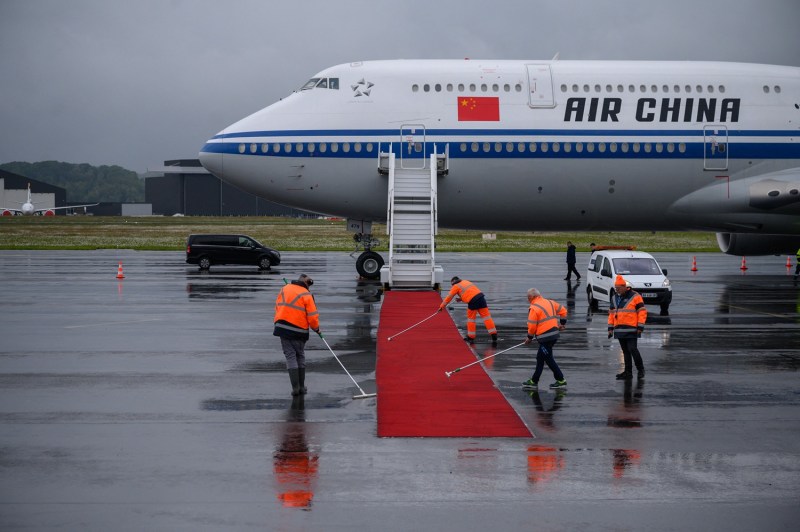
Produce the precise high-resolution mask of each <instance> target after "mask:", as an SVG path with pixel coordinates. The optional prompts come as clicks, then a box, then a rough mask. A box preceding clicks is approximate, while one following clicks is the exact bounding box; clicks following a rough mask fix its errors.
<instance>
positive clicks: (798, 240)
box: [717, 233, 800, 256]
mask: <svg viewBox="0 0 800 532" xmlns="http://www.w3.org/2000/svg"><path fill="white" fill-rule="evenodd" d="M717 244H718V245H719V249H720V250H722V252H723V253H727V254H728V255H739V256H753V255H793V254H794V253H795V252H796V251H797V249H798V248H800V235H763V234H758V233H717Z"/></svg>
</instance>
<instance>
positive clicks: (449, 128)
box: [200, 60, 800, 235]
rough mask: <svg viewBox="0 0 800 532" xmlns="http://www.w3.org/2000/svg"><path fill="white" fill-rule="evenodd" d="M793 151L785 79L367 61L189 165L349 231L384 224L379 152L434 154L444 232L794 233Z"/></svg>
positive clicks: (527, 64) (788, 80)
mask: <svg viewBox="0 0 800 532" xmlns="http://www.w3.org/2000/svg"><path fill="white" fill-rule="evenodd" d="M314 80H316V81H314ZM311 85H314V86H313V87H311ZM799 141H800V69H798V68H795V67H783V66H770V65H753V64H740V63H715V62H616V61H477V60H463V61H456V60H427V61H374V62H359V63H350V64H344V65H338V66H335V67H332V68H329V69H326V70H324V71H322V72H320V73H319V74H317V75H315V76H314V78H312V80H311V81H310V82H309V84H307V87H305V88H304V89H303V90H299V91H296V92H294V93H293V94H291V95H290V96H288V97H287V98H284V99H283V100H281V101H279V102H277V103H275V104H273V105H271V106H269V107H267V108H265V109H262V110H261V111H258V112H256V113H254V114H253V115H251V116H249V117H246V118H244V119H243V120H240V121H239V122H236V123H235V124H233V125H231V126H229V127H228V128H226V129H225V130H223V131H222V132H220V133H219V134H218V135H216V136H214V137H213V138H212V139H210V140H209V141H208V142H207V143H206V145H205V146H204V148H203V150H202V152H201V153H200V159H201V162H202V164H203V165H204V166H205V167H206V168H208V169H209V171H211V172H212V173H213V174H215V175H217V176H218V177H220V178H221V179H223V180H224V181H227V182H230V183H232V184H234V185H235V186H237V187H240V188H242V189H244V190H247V191H250V192H252V193H254V194H257V195H259V196H262V197H265V198H267V199H269V200H271V201H275V202H278V203H281V204H285V205H289V206H292V207H297V208H301V209H306V210H311V211H315V212H320V213H325V214H330V215H336V216H343V217H348V218H355V219H364V220H375V221H381V220H384V219H385V218H386V201H387V178H386V176H385V175H382V174H381V173H380V172H379V171H378V166H379V153H381V152H389V151H391V152H393V153H395V154H396V157H397V164H398V165H400V166H401V167H414V166H420V165H422V164H425V163H424V161H426V160H427V158H428V157H429V156H430V155H431V154H432V153H434V152H435V153H438V154H446V158H447V165H448V172H447V175H443V176H441V177H440V178H439V179H438V209H439V224H440V225H441V226H443V227H460V228H476V229H491V230H529V231H537V230H681V229H702V230H713V231H719V232H743V233H760V234H784V235H800V194H798V190H799V189H800V171H799V170H798V167H800V142H799Z"/></svg>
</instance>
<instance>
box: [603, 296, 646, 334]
mask: <svg viewBox="0 0 800 532" xmlns="http://www.w3.org/2000/svg"><path fill="white" fill-rule="evenodd" d="M616 297H617V296H616V295H614V296H611V305H610V306H609V308H608V330H609V331H614V333H615V335H616V336H617V338H619V336H620V335H623V337H626V336H627V337H633V335H635V334H637V333H638V331H642V330H644V324H645V322H646V321H647V309H646V308H645V306H644V300H643V299H642V296H640V295H639V293H638V292H634V291H633V290H629V291H628V293H626V294H625V295H624V296H622V300H621V301H620V307H619V308H614V305H615V304H616ZM626 333H627V334H626ZM631 333H632V334H631Z"/></svg>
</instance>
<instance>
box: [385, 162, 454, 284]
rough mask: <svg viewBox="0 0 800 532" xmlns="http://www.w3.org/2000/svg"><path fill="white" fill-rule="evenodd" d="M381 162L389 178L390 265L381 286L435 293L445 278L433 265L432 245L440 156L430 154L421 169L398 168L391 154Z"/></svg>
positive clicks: (437, 267)
mask: <svg viewBox="0 0 800 532" xmlns="http://www.w3.org/2000/svg"><path fill="white" fill-rule="evenodd" d="M381 159H382V160H381V166H382V167H383V168H385V169H388V176H389V198H388V205H387V213H386V232H387V233H388V234H389V262H388V264H386V265H384V266H383V267H382V268H381V272H380V274H381V283H382V284H383V285H384V286H385V287H387V288H390V289H406V290H430V289H431V288H433V289H438V288H439V287H440V286H441V284H442V277H443V275H444V273H443V270H442V267H441V266H437V265H436V261H435V242H434V241H435V236H436V234H437V233H438V221H437V212H436V199H437V198H436V194H437V190H436V178H437V170H438V169H439V166H440V165H441V164H442V163H440V162H439V161H440V159H442V156H441V155H439V156H437V154H436V153H433V154H431V156H430V161H429V163H430V164H423V165H422V168H400V167H398V165H397V164H396V163H397V161H396V159H395V154H394V153H383V154H381ZM423 160H424V159H423ZM442 162H444V159H442Z"/></svg>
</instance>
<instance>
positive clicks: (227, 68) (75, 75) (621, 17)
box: [0, 0, 800, 172]
mask: <svg viewBox="0 0 800 532" xmlns="http://www.w3.org/2000/svg"><path fill="white" fill-rule="evenodd" d="M798 21H800V0H737V1H735V2H733V1H730V0H669V1H666V0H658V1H648V0H637V1H630V0H550V1H541V0H512V1H509V0H495V1H493V2H490V1H489V0H482V1H474V0H458V1H451V0H400V1H396V0H395V1H392V2H383V1H381V0H372V1H356V0H321V1H320V0H288V1H284V2H276V1H267V0H230V1H228V0H225V1H223V0H191V1H190V0H161V1H156V0H125V1H122V0H0V163H5V162H10V161H27V162H37V161H43V160H59V161H65V162H71V163H90V164H94V165H101V164H109V165H111V164H117V165H120V166H123V167H125V168H127V169H130V170H134V171H136V172H144V171H145V170H146V169H147V168H148V167H155V166H159V165H161V164H162V163H163V161H164V160H167V159H184V158H196V157H197V152H198V151H199V150H200V148H201V147H202V146H203V144H204V142H205V140H206V139H208V138H209V137H211V136H212V135H214V134H215V133H217V132H218V131H220V130H221V129H223V128H224V127H225V126H227V125H229V124H231V123H232V122H234V121H236V120H238V119H240V118H243V117H244V116H246V115H248V114H250V113H252V112H254V111H257V110H258V109H260V108H262V107H266V106H267V105H268V104H270V103H272V102H274V101H276V100H278V99H279V98H281V97H283V96H285V95H286V94H288V93H290V92H291V91H292V90H293V89H295V88H298V87H299V86H300V85H301V84H302V83H304V82H305V81H306V80H307V79H308V78H310V77H312V75H313V74H314V73H316V72H318V71H319V70H322V69H323V68H326V67H328V66H332V65H335V64H339V63H347V62H351V61H358V60H368V59H398V58H403V59H416V58H422V59H450V58H455V59H458V58H464V57H470V58H472V59H484V58H485V59H528V60H531V59H550V58H552V57H553V55H554V54H555V53H556V52H559V53H560V58H561V59H638V60H651V59H652V60H655V59H667V60H693V59H697V60H720V61H742V62H756V63H773V64H782V65H793V66H800V31H798V30H797V23H798Z"/></svg>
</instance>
